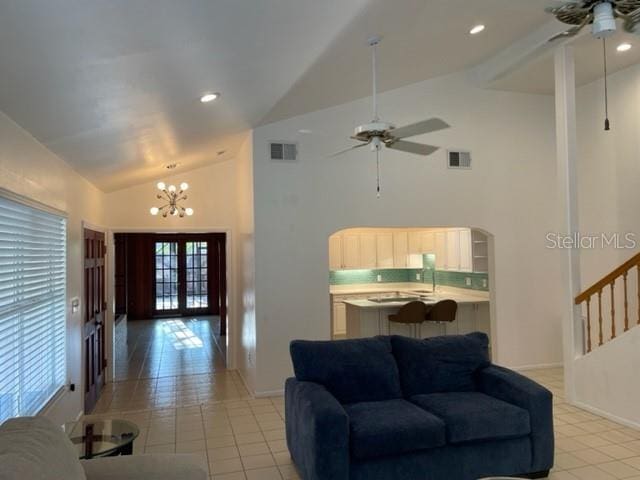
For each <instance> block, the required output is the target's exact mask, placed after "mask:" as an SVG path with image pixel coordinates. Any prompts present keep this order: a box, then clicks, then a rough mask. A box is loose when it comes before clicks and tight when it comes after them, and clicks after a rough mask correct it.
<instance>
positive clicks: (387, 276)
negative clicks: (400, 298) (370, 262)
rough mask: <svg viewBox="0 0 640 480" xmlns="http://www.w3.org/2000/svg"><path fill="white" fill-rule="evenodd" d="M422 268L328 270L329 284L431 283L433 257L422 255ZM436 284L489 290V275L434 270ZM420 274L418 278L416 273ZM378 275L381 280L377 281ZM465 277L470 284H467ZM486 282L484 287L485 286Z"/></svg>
mask: <svg viewBox="0 0 640 480" xmlns="http://www.w3.org/2000/svg"><path fill="white" fill-rule="evenodd" d="M424 266H425V268H424V269H421V268H392V269H380V270H337V271H334V272H329V284H330V285H359V284H360V285H361V284H365V283H407V282H412V283H425V284H427V285H431V275H432V271H433V269H434V268H435V257H434V256H433V255H425V256H424ZM435 272H436V285H444V286H447V287H456V288H467V289H470V290H482V291H488V290H489V275H488V274H486V273H469V272H449V271H443V270H436V271H435ZM417 274H420V280H417V279H416V275H417ZM378 275H380V276H381V280H380V281H378ZM467 278H469V279H470V280H471V285H467ZM485 282H486V287H485Z"/></svg>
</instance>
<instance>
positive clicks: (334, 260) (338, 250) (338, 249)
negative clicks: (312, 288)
mask: <svg viewBox="0 0 640 480" xmlns="http://www.w3.org/2000/svg"><path fill="white" fill-rule="evenodd" d="M341 269H342V237H340V235H331V236H330V237H329V270H332V271H334V270H341Z"/></svg>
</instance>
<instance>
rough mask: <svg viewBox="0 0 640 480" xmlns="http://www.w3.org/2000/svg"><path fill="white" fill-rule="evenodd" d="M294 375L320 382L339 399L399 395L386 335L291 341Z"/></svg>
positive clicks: (352, 400) (350, 400)
mask: <svg viewBox="0 0 640 480" xmlns="http://www.w3.org/2000/svg"><path fill="white" fill-rule="evenodd" d="M290 350H291V359H292V360H293V369H294V371H295V375H296V378H297V379H298V380H300V381H302V382H315V383H319V384H321V385H323V386H324V387H325V388H326V389H327V390H328V391H329V392H331V394H332V395H333V396H334V397H336V398H337V399H338V401H339V402H340V403H343V404H345V403H357V402H375V401H380V400H391V399H394V398H401V397H402V391H401V390H400V376H399V374H398V367H397V365H396V361H395V359H394V357H393V354H392V353H391V342H390V339H389V337H374V338H362V339H357V340H337V341H305V340H294V341H293V342H291V347H290Z"/></svg>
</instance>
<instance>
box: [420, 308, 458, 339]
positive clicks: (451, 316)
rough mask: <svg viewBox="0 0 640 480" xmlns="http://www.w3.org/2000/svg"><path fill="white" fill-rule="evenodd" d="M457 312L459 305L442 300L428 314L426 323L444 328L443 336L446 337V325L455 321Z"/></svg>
mask: <svg viewBox="0 0 640 480" xmlns="http://www.w3.org/2000/svg"><path fill="white" fill-rule="evenodd" d="M457 312H458V303H457V302H456V301H454V300H440V301H439V302H438V303H436V304H434V305H432V306H431V308H430V309H429V310H428V311H427V312H426V315H425V321H426V322H432V323H435V324H437V325H442V326H443V327H444V329H443V330H444V331H443V332H442V334H443V335H445V334H446V333H447V327H446V324H447V323H452V322H454V321H455V319H456V313H457Z"/></svg>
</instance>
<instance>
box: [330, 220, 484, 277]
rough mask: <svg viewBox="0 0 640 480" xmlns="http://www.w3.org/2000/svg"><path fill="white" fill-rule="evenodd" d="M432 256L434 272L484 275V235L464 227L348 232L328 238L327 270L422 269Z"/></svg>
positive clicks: (357, 230)
mask: <svg viewBox="0 0 640 480" xmlns="http://www.w3.org/2000/svg"><path fill="white" fill-rule="evenodd" d="M425 253H433V254H435V257H436V270H446V271H453V272H482V273H484V272H487V271H488V244H487V237H486V235H484V234H482V233H481V232H477V231H475V230H473V231H472V230H470V229H468V228H442V229H438V230H418V229H395V230H392V229H352V230H345V231H343V232H342V233H339V234H335V235H332V236H331V237H330V239H329V263H330V269H331V270H344V269H348V270H356V269H375V268H379V269H384V268H412V269H421V268H424V264H423V255H424V254H425Z"/></svg>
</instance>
